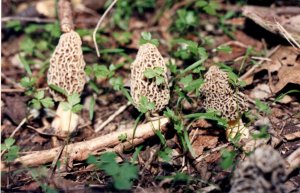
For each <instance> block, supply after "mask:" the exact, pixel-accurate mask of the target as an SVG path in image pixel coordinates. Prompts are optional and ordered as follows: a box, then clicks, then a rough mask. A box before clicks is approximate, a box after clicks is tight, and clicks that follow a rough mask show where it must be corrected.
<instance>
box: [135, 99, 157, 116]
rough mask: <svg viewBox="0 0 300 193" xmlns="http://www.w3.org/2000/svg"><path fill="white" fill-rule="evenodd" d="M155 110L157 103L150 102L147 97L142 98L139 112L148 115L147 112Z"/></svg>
mask: <svg viewBox="0 0 300 193" xmlns="http://www.w3.org/2000/svg"><path fill="white" fill-rule="evenodd" d="M153 109H155V103H153V102H150V101H149V100H148V98H147V97H145V96H141V98H140V106H139V111H140V112H141V113H146V112H148V111H151V110H153Z"/></svg>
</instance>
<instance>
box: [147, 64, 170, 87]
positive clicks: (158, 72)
mask: <svg viewBox="0 0 300 193" xmlns="http://www.w3.org/2000/svg"><path fill="white" fill-rule="evenodd" d="M163 74H164V69H163V68H162V67H154V68H147V69H146V70H145V71H144V75H145V77H146V78H148V79H153V78H155V80H156V81H155V83H156V85H160V84H162V83H163V82H164V81H165V78H164V77H163Z"/></svg>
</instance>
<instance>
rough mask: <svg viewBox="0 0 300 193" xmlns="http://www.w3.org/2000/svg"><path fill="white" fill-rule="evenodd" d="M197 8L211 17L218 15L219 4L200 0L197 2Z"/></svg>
mask: <svg viewBox="0 0 300 193" xmlns="http://www.w3.org/2000/svg"><path fill="white" fill-rule="evenodd" d="M196 7H199V8H201V9H202V10H203V11H205V12H206V13H207V14H209V15H217V9H218V8H219V4H218V3H217V2H215V1H205V0H198V1H197V2H196Z"/></svg>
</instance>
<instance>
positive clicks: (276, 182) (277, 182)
mask: <svg viewBox="0 0 300 193" xmlns="http://www.w3.org/2000/svg"><path fill="white" fill-rule="evenodd" d="M284 180H285V170H284V161H283V159H282V158H281V156H280V154H279V153H278V152H277V151H276V150H274V149H273V148H272V147H271V146H262V147H260V148H257V149H256V150H255V151H254V153H253V154H251V155H250V156H249V157H248V159H247V160H245V161H244V162H241V164H240V165H239V166H238V167H237V169H236V170H235V172H234V175H233V178H232V180H231V184H232V188H231V190H230V193H283V192H284V184H283V182H284Z"/></svg>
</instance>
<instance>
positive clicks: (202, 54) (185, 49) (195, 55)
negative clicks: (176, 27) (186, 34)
mask: <svg viewBox="0 0 300 193" xmlns="http://www.w3.org/2000/svg"><path fill="white" fill-rule="evenodd" d="M175 44H179V45H180V47H178V48H177V50H176V51H175V53H174V56H175V57H177V58H180V59H182V60H187V59H189V60H191V59H196V60H198V59H199V58H207V57H208V54H207V52H206V50H205V48H203V47H201V46H199V45H198V43H196V42H194V41H191V40H187V39H183V38H179V39H175V40H173V41H172V45H175Z"/></svg>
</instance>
